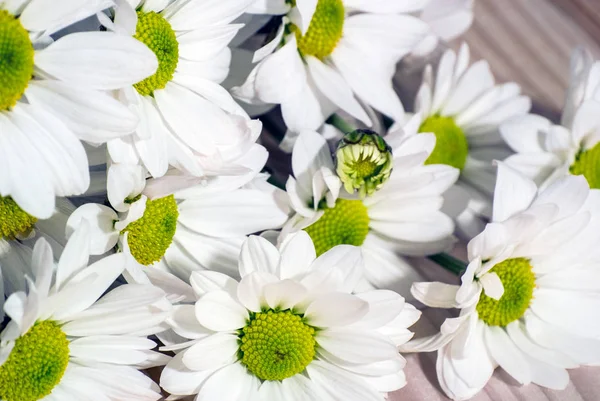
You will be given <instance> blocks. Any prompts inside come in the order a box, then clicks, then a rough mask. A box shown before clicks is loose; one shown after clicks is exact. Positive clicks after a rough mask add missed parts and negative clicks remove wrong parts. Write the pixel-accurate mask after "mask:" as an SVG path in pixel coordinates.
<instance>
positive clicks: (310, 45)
mask: <svg viewBox="0 0 600 401" xmlns="http://www.w3.org/2000/svg"><path fill="white" fill-rule="evenodd" d="M300 1H302V0H300ZM345 17H346V11H345V10H344V3H343V2H342V0H319V2H318V3H317V8H316V10H315V13H314V14H313V17H312V19H311V20H310V25H309V26H308V30H307V31H306V33H305V34H304V35H302V33H301V32H300V29H299V28H298V27H296V26H293V27H292V29H293V30H294V32H295V34H296V40H297V42H298V50H299V51H300V54H302V55H309V56H315V57H316V58H318V59H321V60H323V59H324V58H325V57H327V56H329V55H330V54H331V53H333V50H334V49H335V47H336V46H337V44H338V42H339V41H340V39H341V38H342V33H343V30H344V19H345Z"/></svg>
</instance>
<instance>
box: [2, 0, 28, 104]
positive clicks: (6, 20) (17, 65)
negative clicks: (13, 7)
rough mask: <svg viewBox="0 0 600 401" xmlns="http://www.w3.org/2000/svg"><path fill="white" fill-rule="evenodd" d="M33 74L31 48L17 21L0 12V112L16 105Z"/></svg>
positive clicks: (4, 12)
mask: <svg viewBox="0 0 600 401" xmlns="http://www.w3.org/2000/svg"><path fill="white" fill-rule="evenodd" d="M32 75H33V45H32V43H31V40H30V39H29V33H28V32H27V30H26V29H25V28H23V25H21V22H20V21H19V19H18V18H15V16H13V15H12V14H10V13H9V12H7V11H6V10H0V82H1V84H0V111H2V110H8V109H10V108H12V107H13V106H15V105H16V104H17V100H19V99H20V98H21V96H22V95H23V93H24V92H25V89H27V86H28V84H29V81H30V80H31V77H32Z"/></svg>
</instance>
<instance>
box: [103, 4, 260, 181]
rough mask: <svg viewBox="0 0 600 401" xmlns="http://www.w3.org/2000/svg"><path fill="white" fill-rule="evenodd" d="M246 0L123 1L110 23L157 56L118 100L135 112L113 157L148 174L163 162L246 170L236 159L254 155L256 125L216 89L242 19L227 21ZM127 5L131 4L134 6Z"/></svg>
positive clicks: (195, 171)
mask: <svg viewBox="0 0 600 401" xmlns="http://www.w3.org/2000/svg"><path fill="white" fill-rule="evenodd" d="M250 3H251V0H235V1H225V2H211V1H205V0H192V1H187V0H177V1H174V2H171V3H169V2H168V1H150V0H128V3H126V2H124V0H122V1H121V2H120V6H119V7H117V9H116V12H115V17H114V23H113V22H112V21H105V25H106V26H107V27H108V28H109V29H113V30H115V31H116V32H118V33H120V34H122V35H127V36H133V37H135V38H137V39H138V40H140V41H141V42H143V43H144V44H146V45H147V46H148V47H149V48H150V50H152V51H153V52H154V53H155V54H156V56H157V58H158V63H159V66H158V70H157V71H156V73H155V74H154V75H152V76H151V77H148V78H146V79H144V80H143V81H141V82H137V83H135V85H133V86H131V87H129V88H127V89H124V90H123V91H122V92H121V94H120V98H121V99H122V100H123V101H124V102H125V103H126V104H128V105H129V107H130V108H131V109H132V110H134V112H135V113H136V114H137V115H138V116H139V118H140V121H141V123H140V125H139V126H138V128H137V130H136V131H135V132H134V134H133V135H131V136H128V137H125V138H119V139H115V140H114V141H111V142H110V143H109V145H108V149H109V153H110V156H111V158H112V160H113V161H114V162H116V163H124V164H138V163H141V164H142V165H143V166H144V167H145V168H146V169H147V170H148V171H149V173H150V174H151V175H152V176H153V177H162V176H163V175H164V174H165V173H166V172H167V169H168V167H169V166H173V167H175V168H177V169H179V170H181V171H184V172H186V173H187V174H191V175H195V176H202V175H208V176H211V175H217V174H228V175H234V174H244V173H245V170H244V169H243V167H242V166H241V164H242V163H241V162H240V160H241V159H242V158H243V157H246V156H247V155H256V153H257V148H258V149H262V147H261V146H260V145H257V144H256V143H255V142H256V140H257V138H258V136H259V135H260V132H261V129H262V125H261V123H260V121H258V120H250V118H249V117H248V115H247V114H246V113H245V112H244V111H243V109H242V108H241V107H240V106H239V105H238V104H237V103H236V102H235V101H234V100H233V98H232V97H231V95H230V94H229V93H228V92H227V91H226V90H225V89H224V88H222V87H221V86H220V85H219V83H220V82H222V81H223V80H224V79H225V78H226V77H227V74H228V72H229V64H230V60H231V51H230V49H229V48H228V47H227V45H228V43H229V42H230V40H231V39H232V38H233V37H234V36H235V34H236V33H237V32H238V30H239V29H240V28H241V26H242V25H240V24H231V21H233V20H234V19H236V17H238V16H239V15H240V14H242V13H243V12H244V11H245V9H246V8H247V7H248V6H249V5H250ZM132 7H133V9H132Z"/></svg>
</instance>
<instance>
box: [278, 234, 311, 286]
mask: <svg viewBox="0 0 600 401" xmlns="http://www.w3.org/2000/svg"><path fill="white" fill-rule="evenodd" d="M316 257H317V254H316V252H315V246H314V245H313V242H312V239H311V238H310V236H309V235H308V234H307V233H306V231H299V232H297V233H294V234H290V235H288V236H287V237H286V238H285V239H284V242H283V244H282V246H281V260H280V262H279V276H280V277H281V278H284V277H294V276H296V275H298V274H300V273H301V272H307V271H308V270H309V267H310V265H311V264H312V263H313V261H314V260H315V259H316Z"/></svg>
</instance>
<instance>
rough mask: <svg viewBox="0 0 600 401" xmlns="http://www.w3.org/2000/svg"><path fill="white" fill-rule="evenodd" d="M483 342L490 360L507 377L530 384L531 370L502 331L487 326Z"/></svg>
mask: <svg viewBox="0 0 600 401" xmlns="http://www.w3.org/2000/svg"><path fill="white" fill-rule="evenodd" d="M485 342H486V344H487V346H488V349H489V351H490V354H491V356H492V358H494V359H495V360H496V362H497V363H498V365H500V366H501V367H502V369H504V370H505V371H506V372H507V373H508V374H509V375H511V376H512V377H514V378H515V380H517V381H518V382H519V383H521V384H528V383H530V382H531V370H530V368H529V365H528V363H527V361H526V360H525V358H524V357H523V354H522V353H521V351H520V350H519V349H518V348H517V346H516V345H515V344H514V343H513V342H512V340H511V339H510V338H509V337H508V335H507V334H506V332H505V331H504V329H502V328H501V327H498V326H489V327H487V328H486V329H485Z"/></svg>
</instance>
